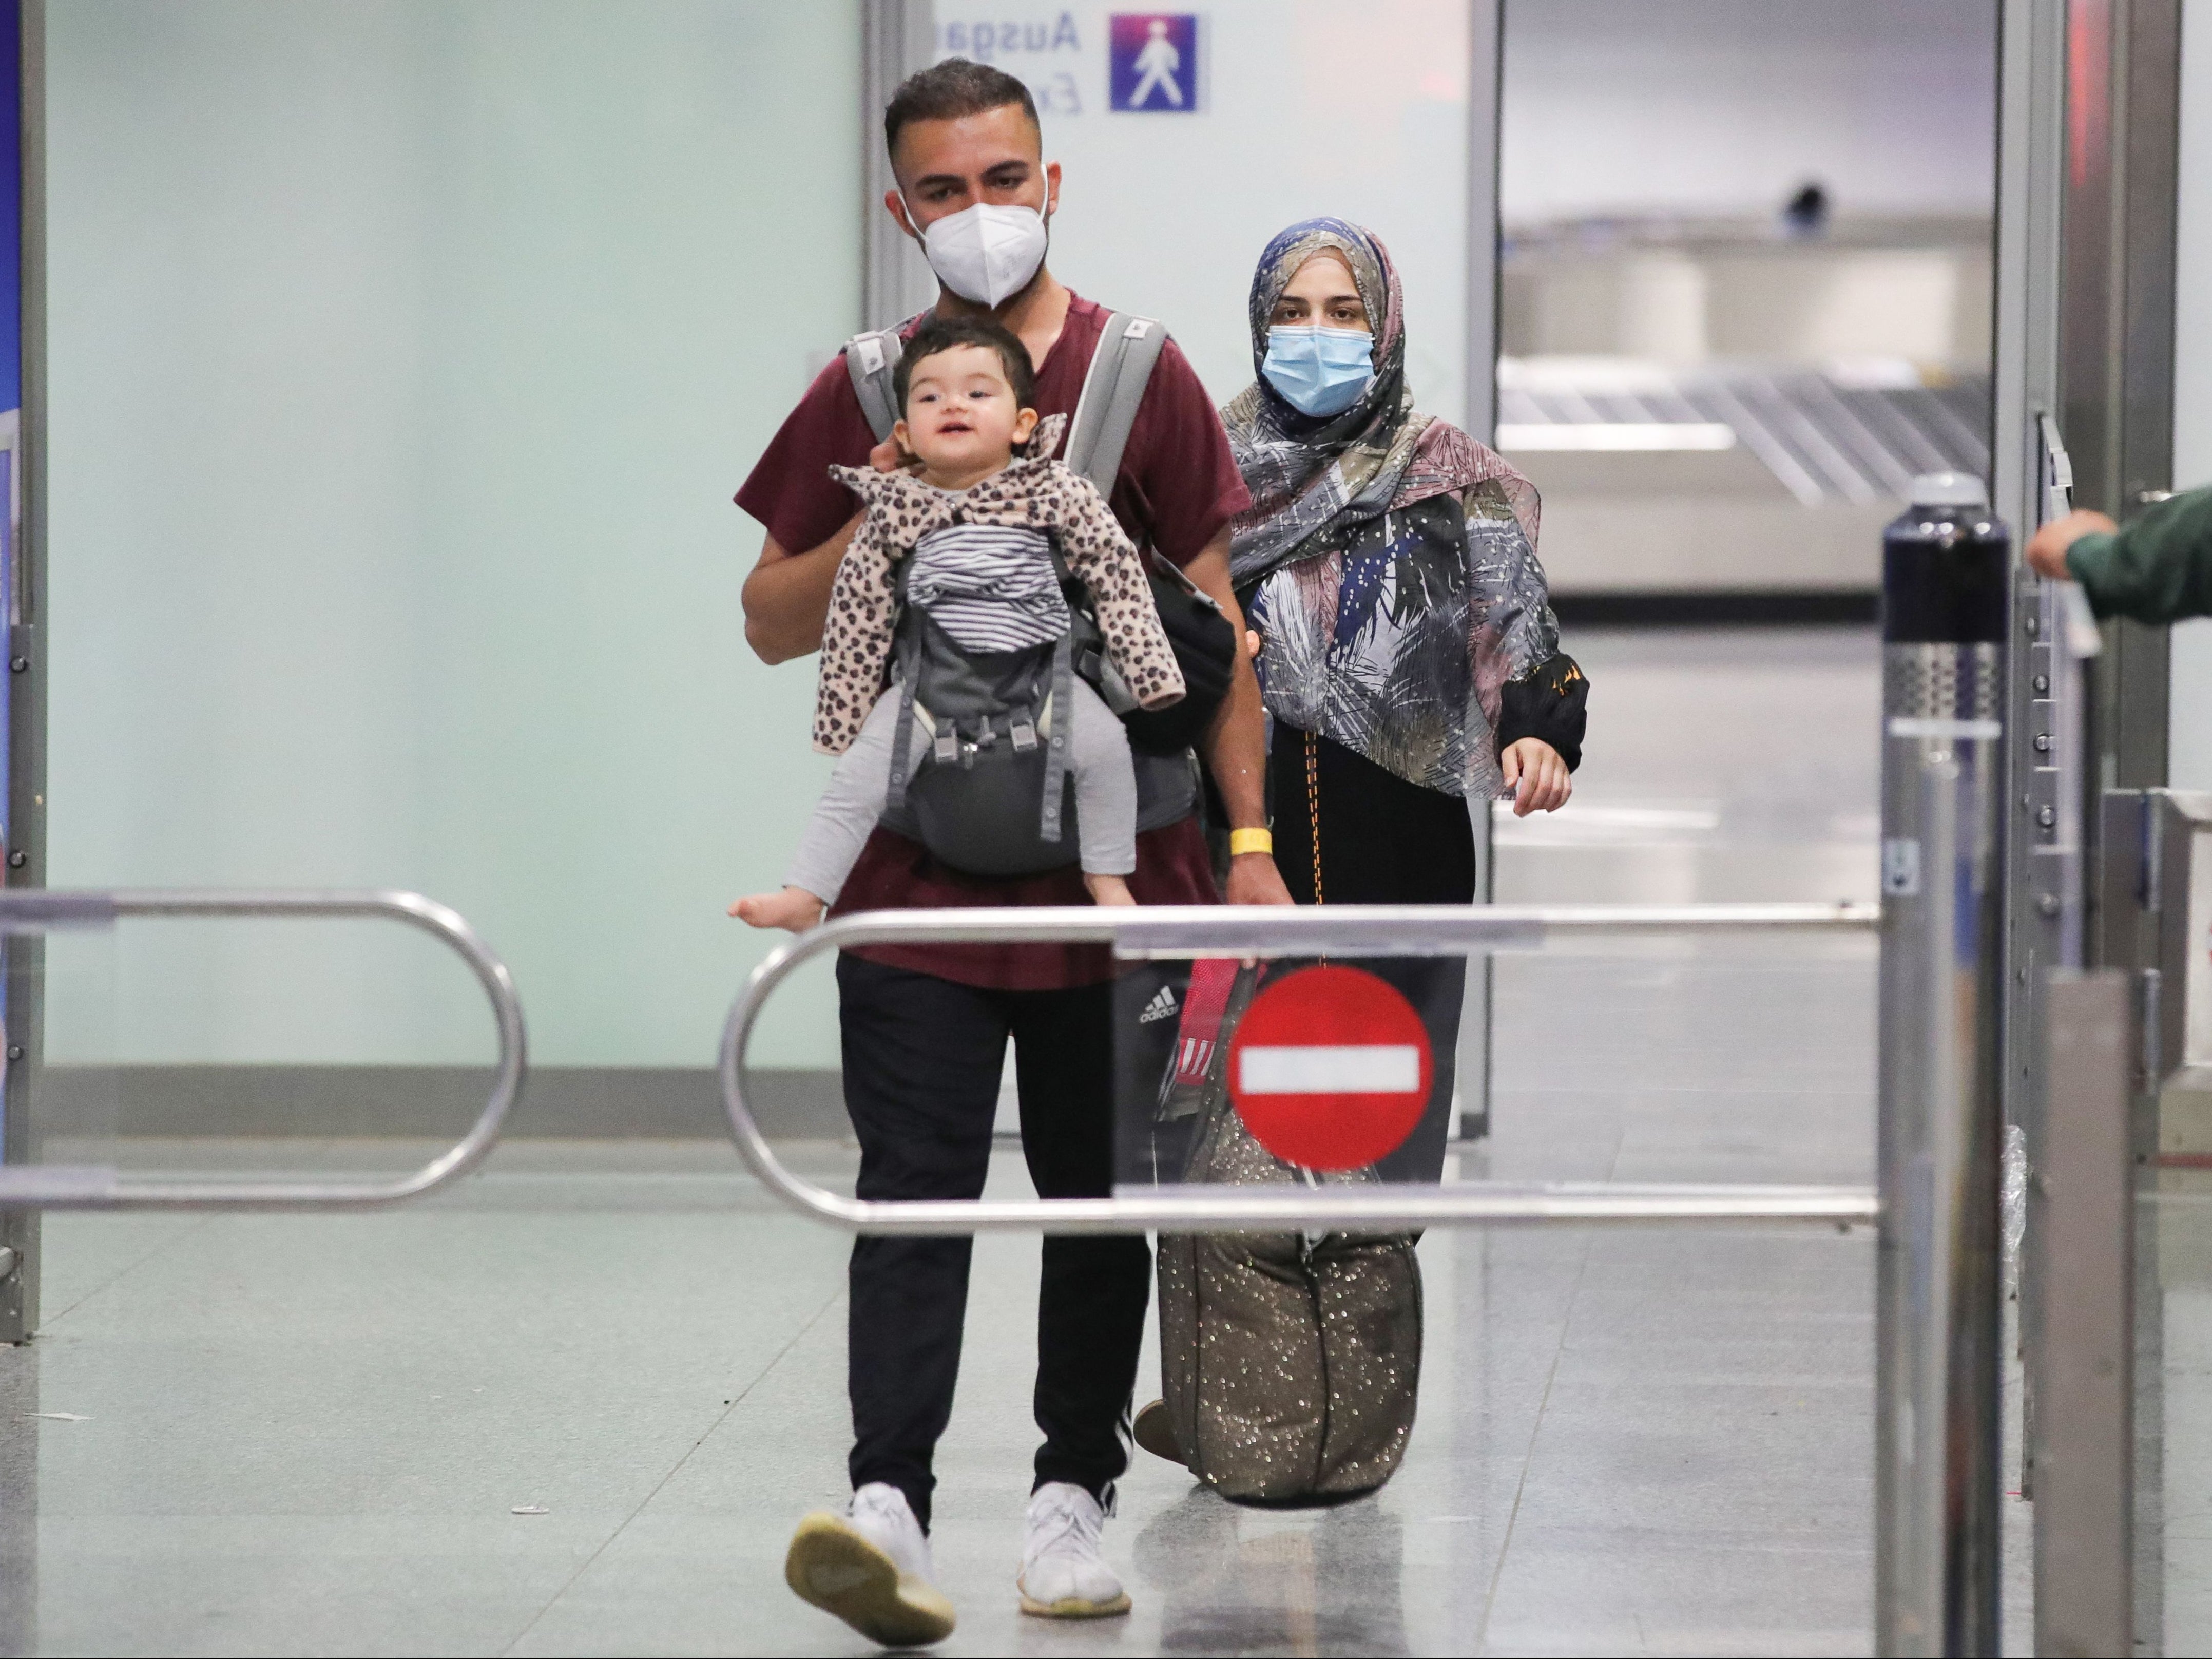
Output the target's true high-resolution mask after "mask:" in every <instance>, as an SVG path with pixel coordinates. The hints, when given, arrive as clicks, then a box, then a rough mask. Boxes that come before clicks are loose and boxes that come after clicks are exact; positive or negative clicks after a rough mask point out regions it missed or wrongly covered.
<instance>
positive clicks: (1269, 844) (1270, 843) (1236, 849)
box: [1229, 829, 1275, 858]
mask: <svg viewBox="0 0 2212 1659" xmlns="http://www.w3.org/2000/svg"><path fill="white" fill-rule="evenodd" d="M1274 850H1275V836H1274V832H1273V830H1271V829H1231V831H1230V832H1229V856H1230V857H1231V858H1240V857H1242V856H1243V854H1247V853H1272V852H1273V851H1274Z"/></svg>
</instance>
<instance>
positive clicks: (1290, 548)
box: [1222, 218, 1537, 587]
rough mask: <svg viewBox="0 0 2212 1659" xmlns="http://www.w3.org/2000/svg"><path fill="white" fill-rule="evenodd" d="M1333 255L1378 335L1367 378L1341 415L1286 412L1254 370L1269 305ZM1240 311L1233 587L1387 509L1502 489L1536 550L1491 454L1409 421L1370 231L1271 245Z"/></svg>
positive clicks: (1336, 226)
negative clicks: (1247, 371)
mask: <svg viewBox="0 0 2212 1659" xmlns="http://www.w3.org/2000/svg"><path fill="white" fill-rule="evenodd" d="M1331 250H1333V251H1334V252H1336V253H1338V254H1339V255H1340V256H1341V257H1342V258H1343V259H1344V261H1345V263H1346V264H1347V265H1349V266H1350V267H1351V270H1352V283H1353V286H1355V287H1356V288H1357V289H1358V290H1359V298H1360V301H1361V303H1362V304H1364V306H1365V307H1367V316H1368V320H1369V322H1370V325H1372V327H1373V329H1374V333H1375V345H1374V362H1375V378H1374V379H1373V380H1370V381H1369V382H1368V385H1367V388H1366V390H1365V391H1364V392H1361V394H1360V396H1359V398H1358V402H1356V403H1354V404H1352V407H1351V408H1349V409H1347V410H1345V411H1344V412H1343V413H1342V414H1340V415H1331V416H1321V417H1318V418H1316V417H1315V416H1309V415H1304V414H1301V413H1299V411H1298V410H1296V409H1294V408H1292V407H1291V404H1289V403H1288V402H1286V401H1285V399H1284V398H1282V396H1281V395H1280V394H1279V393H1278V392H1276V391H1275V389H1274V387H1273V386H1270V385H1269V384H1268V383H1267V376H1266V375H1265V374H1261V372H1260V366H1261V363H1262V362H1264V361H1265V359H1266V357H1267V330H1268V327H1269V325H1270V323H1271V320H1272V319H1273V316H1274V312H1275V302H1276V301H1279V300H1280V299H1281V298H1282V297H1283V290H1284V289H1286V288H1288V287H1289V286H1290V283H1291V277H1293V276H1296V275H1297V273H1298V271H1299V270H1300V269H1301V268H1302V267H1303V266H1304V264H1305V263H1306V261H1307V260H1309V259H1310V258H1313V257H1314V256H1315V255H1316V254H1319V253H1322V252H1328V251H1331ZM1247 310H1248V313H1249V322H1250V325H1251V331H1252V369H1253V383H1252V384H1251V385H1250V386H1248V387H1246V388H1245V390H1244V391H1243V393H1242V394H1241V395H1239V396H1238V397H1237V400H1236V401H1235V402H1233V403H1231V404H1230V405H1229V407H1228V408H1227V409H1225V410H1223V411H1222V419H1223V422H1224V423H1225V425H1226V426H1227V427H1228V428H1229V443H1230V447H1231V451H1232V452H1233V453H1235V455H1236V457H1237V467H1238V469H1239V470H1240V471H1242V472H1243V475H1244V482H1245V484H1246V486H1247V487H1248V488H1249V489H1250V490H1251V492H1252V506H1251V508H1250V510H1249V512H1247V513H1244V514H1243V516H1241V517H1240V518H1239V519H1238V520H1237V522H1236V524H1235V526H1233V527H1232V529H1231V542H1230V571H1231V576H1232V577H1233V579H1234V580H1235V581H1236V583H1237V586H1239V587H1243V586H1249V584H1251V583H1252V582H1255V581H1257V580H1259V579H1260V578H1261V577H1262V576H1264V575H1266V574H1268V573H1269V572H1270V571H1272V570H1274V569H1276V568H1279V567H1280V566H1282V565H1284V564H1287V563H1290V562H1294V561H1296V560H1300V559H1305V558H1310V557H1312V556H1315V555H1316V554H1321V553H1327V552H1331V551H1334V550H1337V549H1339V548H1341V547H1342V546H1343V544H1345V542H1346V540H1347V539H1349V538H1350V537H1351V536H1352V533H1353V532H1356V531H1357V530H1358V527H1359V526H1361V525H1362V524H1364V522H1366V521H1367V520H1371V519H1374V518H1377V517H1379V516H1380V515H1381V514H1383V513H1386V512H1389V511H1390V510H1392V509H1393V508H1398V507H1410V506H1412V505H1413V503H1414V502H1416V501H1424V500H1426V499H1427V498H1429V497H1431V496H1433V495H1458V494H1460V493H1461V492H1462V491H1464V490H1467V489H1471V488H1473V487H1474V485H1476V484H1480V483H1486V482H1488V481H1489V480H1491V479H1493V478H1495V479H1498V480H1499V481H1501V483H1502V484H1503V486H1504V492H1505V495H1506V497H1507V499H1508V501H1510V503H1511V504H1512V507H1513V515H1514V517H1515V518H1516V519H1517V520H1519V521H1520V524H1521V529H1522V534H1524V535H1525V536H1527V537H1528V542H1529V544H1530V545H1531V546H1532V547H1533V546H1534V544H1535V540H1536V513H1537V501H1536V491H1535V488H1534V485H1532V484H1530V483H1529V482H1528V480H1527V479H1526V478H1524V477H1522V475H1521V474H1520V473H1518V472H1516V471H1514V470H1513V469H1512V468H1511V467H1510V466H1508V465H1506V464H1505V462H1504V460H1502V459H1500V458H1499V457H1498V455H1497V454H1496V453H1494V452H1492V451H1491V450H1490V449H1487V448H1486V447H1484V446H1482V445H1481V444H1479V443H1477V442H1475V441H1474V439H1472V438H1470V437H1468V435H1467V434H1465V433H1464V432H1462V431H1461V430H1460V429H1459V428H1457V427H1455V426H1453V425H1452V424H1451V423H1450V422H1448V421H1443V420H1438V419H1437V418H1436V417H1434V416H1425V415H1422V414H1419V413H1418V412H1416V410H1414V408H1413V391H1412V388H1411V387H1409V386H1407V384H1406V319H1405V296H1404V294H1403V292H1402V291H1401V289H1400V287H1399V283H1398V269H1397V267H1396V266H1395V264H1392V263H1391V260H1390V254H1389V250H1388V249H1387V248H1385V247H1384V246H1383V243H1382V240H1381V239H1380V238H1378V237H1376V235H1375V234H1374V233H1373V232H1372V231H1369V230H1366V229H1364V228H1361V227H1360V226H1358V225H1354V224H1351V223H1347V222H1346V221H1344V220H1342V219H1327V218H1324V219H1307V220H1304V221H1302V222H1299V223H1297V224H1295V225H1292V226H1291V228H1289V229H1287V230H1285V231H1283V232H1282V233H1281V234H1279V235H1278V236H1276V237H1275V239H1274V240H1273V241H1271V242H1269V243H1268V244H1267V250H1266V251H1265V252H1262V253H1261V256H1260V264H1259V268H1258V269H1257V270H1255V271H1254V272H1253V273H1252V291H1251V296H1250V299H1249V302H1248V306H1247Z"/></svg>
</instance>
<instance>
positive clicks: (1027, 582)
mask: <svg viewBox="0 0 2212 1659" xmlns="http://www.w3.org/2000/svg"><path fill="white" fill-rule="evenodd" d="M906 592H907V598H908V599H909V600H911V601H912V602H913V603H914V604H915V605H920V606H921V608H922V609H923V610H924V611H927V612H928V613H929V616H930V618H931V620H933V622H935V623H937V625H938V626H939V628H942V629H944V630H945V632H946V633H947V634H950V635H951V636H952V639H953V641H954V643H956V644H957V645H958V646H959V647H961V648H962V649H963V650H966V651H1021V650H1025V649H1027V648H1028V647H1030V646H1033V645H1044V644H1046V643H1048V642H1049V641H1053V640H1056V639H1058V638H1059V637H1060V635H1062V634H1064V633H1066V631H1067V623H1068V618H1067V601H1066V599H1063V598H1062V597H1061V596H1060V579H1059V577H1058V576H1057V575H1056V574H1054V570H1053V564H1052V543H1051V540H1050V538H1048V537H1047V536H1046V535H1045V533H1044V532H1042V531H1041V530H1024V529H1019V528H1018V527H1016V526H1012V525H995V524H948V525H945V526H942V527H941V528H939V529H936V530H933V531H931V532H929V533H928V534H927V535H926V536H924V537H923V538H921V540H920V541H918V542H916V543H915V544H914V553H913V555H912V556H911V562H910V563H909V565H908V569H907V577H906Z"/></svg>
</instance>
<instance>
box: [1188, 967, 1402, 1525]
mask: <svg viewBox="0 0 2212 1659" xmlns="http://www.w3.org/2000/svg"><path fill="white" fill-rule="evenodd" d="M1262 971H1263V970H1262V969H1259V968H1256V967H1248V968H1242V969H1239V968H1237V967H1235V965H1234V964H1232V963H1227V962H1221V961H1214V962H1207V963H1200V964H1199V966H1198V969H1197V970H1196V971H1194V975H1193V978H1192V984H1191V987H1190V991H1189V994H1188V996H1187V997H1186V999H1185V1000H1184V1019H1183V1030H1184V1032H1185V1034H1186V1039H1187V1040H1186V1041H1185V1042H1182V1043H1180V1044H1179V1045H1178V1048H1179V1049H1180V1050H1181V1051H1182V1052H1184V1053H1188V1054H1194V1055H1197V1054H1202V1055H1203V1056H1204V1059H1203V1060H1202V1062H1201V1064H1200V1066H1198V1067H1196V1068H1194V1070H1195V1073H1196V1075H1195V1077H1194V1079H1192V1080H1191V1081H1188V1082H1186V1081H1184V1080H1183V1068H1182V1067H1179V1066H1178V1067H1174V1068H1171V1069H1170V1072H1169V1073H1168V1077H1167V1079H1166V1084H1165V1086H1164V1089H1163V1091H1162V1094H1163V1097H1162V1101H1161V1115H1162V1118H1163V1120H1164V1121H1167V1120H1176V1119H1180V1120H1184V1121H1187V1122H1188V1133H1189V1140H1188V1153H1187V1154H1186V1155H1185V1156H1184V1158H1182V1170H1181V1175H1182V1180H1183V1181H1185V1182H1201V1183H1205V1184H1208V1185H1224V1186H1233V1187H1253V1186H1278V1185H1280V1186H1292V1185H1298V1184H1302V1183H1303V1184H1306V1185H1312V1186H1320V1185H1324V1184H1326V1185H1330V1186H1336V1185H1341V1184H1347V1183H1349V1184H1367V1183H1371V1182H1374V1181H1375V1180H1376V1178H1377V1177H1376V1173H1375V1170H1374V1169H1373V1168H1372V1167H1371V1166H1370V1167H1369V1168H1367V1169H1363V1170H1341V1171H1335V1172H1331V1173H1327V1174H1323V1173H1319V1172H1316V1171H1314V1170H1302V1169H1299V1168H1297V1166H1295V1165H1293V1164H1285V1162H1283V1160H1282V1159H1280V1158H1277V1157H1275V1156H1274V1155H1273V1153H1272V1152H1268V1151H1267V1148H1266V1147H1264V1146H1261V1145H1260V1143H1259V1142H1258V1141H1257V1140H1255V1139H1253V1137H1252V1134H1251V1133H1250V1131H1249V1130H1248V1129H1247V1128H1246V1127H1244V1124H1243V1120H1242V1119H1241V1118H1239V1117H1238V1116H1237V1109H1236V1106H1235V1105H1234V1103H1232V1102H1231V1100H1230V1098H1229V1088H1228V1066H1229V1048H1230V1037H1231V1035H1232V1034H1233V1033H1234V1032H1235V1030H1236V1029H1237V1023H1238V1022H1239V1021H1240V1020H1242V1019H1243V1016H1244V1011H1245V1009H1246V1008H1247V1007H1249V1006H1250V1004H1251V1001H1252V998H1253V995H1254V994H1255V992H1256V991H1257V990H1258V988H1259V985H1260V980H1261V974H1262ZM1232 973H1233V974H1234V975H1235V978H1234V980H1233V981H1231V983H1230V985H1229V986H1228V987H1226V994H1225V1001H1224V1000H1222V998H1223V991H1222V987H1220V983H1219V981H1220V980H1222V979H1223V978H1226V977H1227V976H1228V975H1231V974H1232ZM1200 981H1211V983H1203V984H1202V983H1201V982H1200ZM1209 1005H1210V1011H1211V1012H1212V1015H1213V1016H1214V1017H1216V1018H1218V1021H1219V1024H1218V1026H1217V1027H1215V1028H1214V1029H1213V1030H1212V1031H1210V1032H1201V1031H1197V1030H1195V1028H1194V1024H1193V1022H1194V1019H1195V1020H1197V1021H1199V1022H1200V1023H1201V1024H1210V1023H1211V1022H1210V1020H1208V1019H1207V1018H1206V1013H1207V1011H1208V1010H1209ZM1193 1036H1194V1037H1195V1038H1196V1041H1195V1042H1192V1041H1190V1040H1188V1039H1189V1038H1191V1037H1193ZM1178 1127H1181V1126H1180V1125H1179V1126H1178ZM1175 1138H1176V1139H1180V1136H1176V1137H1175ZM1159 1279H1160V1374H1161V1380H1162V1382H1163V1383H1164V1384H1165V1385H1166V1387H1165V1390H1164V1392H1165V1394H1166V1396H1167V1401H1166V1403H1167V1412H1168V1421H1169V1424H1170V1427H1171V1429H1172V1431H1173V1434H1174V1437H1175V1443H1176V1449H1177V1451H1179V1452H1180V1453H1181V1455H1182V1461H1183V1462H1184V1464H1185V1465H1186V1466H1187V1467H1188V1468H1189V1470H1190V1472H1191V1474H1194V1475H1195V1476H1196V1477H1197V1478H1198V1479H1199V1480H1202V1481H1204V1482H1205V1483H1206V1485H1207V1486H1212V1488H1213V1489H1214V1490H1215V1491H1216V1492H1219V1493H1220V1494H1221V1495H1222V1496H1223V1497H1224V1498H1228V1499H1229V1500H1230V1501H1231V1503H1236V1504H1252V1505H1255V1506H1259V1507H1262V1508H1266V1507H1285V1508H1290V1507H1306V1506H1325V1505H1328V1504H1340V1503H1344V1502H1346V1501H1348V1500H1349V1499H1352V1498H1357V1497H1359V1496H1360V1495H1361V1494H1362V1493H1364V1492H1372V1491H1374V1490H1375V1489H1376V1487H1377V1486H1381V1485H1383V1482H1385V1481H1386V1480H1389V1478H1390V1477H1391V1475H1393V1474H1395V1473H1396V1472H1397V1468H1398V1464H1399V1461H1400V1459H1401V1458H1402V1457H1403V1456H1404V1455H1405V1450H1406V1442H1407V1438H1408V1437H1410V1436H1411V1435H1412V1433H1413V1407H1414V1403H1415V1396H1416V1394H1417V1392H1418V1389H1419V1381H1420V1372H1421V1269H1420V1263H1419V1261H1418V1260H1417V1259H1416V1258H1415V1256H1414V1254H1413V1238H1412V1237H1411V1236H1410V1235H1408V1234H1406V1233H1383V1232H1322V1233H1249V1234H1243V1233H1212V1234H1195V1235H1194V1234H1188V1233H1184V1234H1176V1233H1162V1234H1161V1235H1160V1244H1159Z"/></svg>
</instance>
